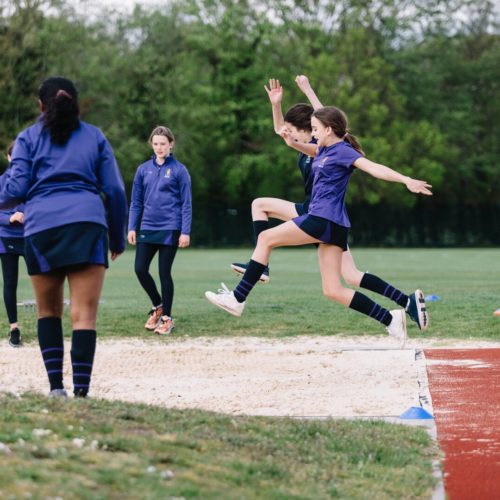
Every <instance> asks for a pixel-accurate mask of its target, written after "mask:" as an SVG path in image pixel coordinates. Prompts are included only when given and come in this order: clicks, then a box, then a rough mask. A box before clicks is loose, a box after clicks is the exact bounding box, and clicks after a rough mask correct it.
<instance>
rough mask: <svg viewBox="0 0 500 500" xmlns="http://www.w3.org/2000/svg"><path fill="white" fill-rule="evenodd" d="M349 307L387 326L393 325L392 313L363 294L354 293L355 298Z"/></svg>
mask: <svg viewBox="0 0 500 500" xmlns="http://www.w3.org/2000/svg"><path fill="white" fill-rule="evenodd" d="M349 307H350V308H351V309H354V310H355V311H358V312H360V313H363V314H366V315H367V316H370V318H373V319H375V320H377V321H379V322H380V323H382V324H384V325H385V326H389V325H390V324H391V321H392V315H391V313H390V312H389V311H388V310H387V309H384V308H383V307H381V306H379V305H378V304H377V303H376V302H373V300H372V299H370V298H369V297H367V296H366V295H363V294H362V293H359V292H354V297H353V298H352V300H351V303H350V304H349Z"/></svg>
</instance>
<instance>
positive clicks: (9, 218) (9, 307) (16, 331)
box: [0, 143, 24, 347]
mask: <svg viewBox="0 0 500 500" xmlns="http://www.w3.org/2000/svg"><path fill="white" fill-rule="evenodd" d="M13 149H14V143H11V144H10V146H9V148H8V149H7V161H8V162H9V166H8V167H7V168H9V167H10V161H11V158H12V150H13ZM21 256H22V257H23V258H24V204H20V205H17V206H15V207H13V208H10V209H7V210H0V260H1V262H2V276H3V301H4V304H5V310H6V311H7V318H8V320H9V345H10V346H11V347H21V346H22V337H21V329H20V327H19V323H18V321H17V320H18V318H17V284H18V282H19V257H21Z"/></svg>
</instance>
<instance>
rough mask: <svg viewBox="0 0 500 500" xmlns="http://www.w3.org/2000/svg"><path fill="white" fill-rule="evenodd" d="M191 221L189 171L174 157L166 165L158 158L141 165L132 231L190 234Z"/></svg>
mask: <svg viewBox="0 0 500 500" xmlns="http://www.w3.org/2000/svg"><path fill="white" fill-rule="evenodd" d="M141 216H142V218H141ZM191 219H192V207H191V177H190V176H189V173H188V171H187V168H186V167H185V166H184V165H183V164H182V163H180V162H179V161H177V160H176V159H175V157H174V156H172V155H170V156H168V157H167V158H165V162H164V163H163V165H158V163H156V157H155V156H153V157H152V158H151V159H150V160H148V161H147V162H145V163H143V164H142V165H139V167H138V168H137V172H136V174H135V177H134V184H133V185H132V203H131V204H130V213H129V220H128V229H129V231H138V230H139V229H142V230H154V231H161V230H180V232H181V234H186V235H189V234H190V233H191ZM139 226H140V227H139Z"/></svg>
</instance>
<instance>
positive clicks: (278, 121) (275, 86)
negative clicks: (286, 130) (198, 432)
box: [264, 78, 285, 135]
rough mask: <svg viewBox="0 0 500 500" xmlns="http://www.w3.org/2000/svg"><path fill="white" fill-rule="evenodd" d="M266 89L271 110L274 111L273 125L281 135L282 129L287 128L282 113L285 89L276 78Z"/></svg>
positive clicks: (272, 79) (271, 80) (270, 81)
mask: <svg viewBox="0 0 500 500" xmlns="http://www.w3.org/2000/svg"><path fill="white" fill-rule="evenodd" d="M264 88H265V89H266V92H267V96H268V97H269V101H270V102H271V108H272V110H273V125H274V131H275V132H276V133H277V134H278V135H279V134H280V131H281V129H282V128H283V127H284V126H285V120H284V119H283V111H281V100H282V99H283V87H282V86H281V85H280V81H279V80H276V79H275V78H270V79H269V88H268V87H267V85H264Z"/></svg>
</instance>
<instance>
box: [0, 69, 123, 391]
mask: <svg viewBox="0 0 500 500" xmlns="http://www.w3.org/2000/svg"><path fill="white" fill-rule="evenodd" d="M38 96H39V106H40V110H41V112H42V114H41V116H40V118H39V119H38V120H37V122H36V123H35V124H34V125H32V126H31V127H29V128H27V129H26V130H23V131H22V132H21V133H20V134H19V136H18V137H17V139H16V142H15V145H14V149H13V151H12V162H11V168H10V169H9V170H8V171H7V173H6V174H4V176H3V177H2V179H1V180H0V208H8V207H11V206H15V205H17V204H18V203H19V202H21V201H25V204H26V205H25V212H24V227H25V230H24V236H25V258H26V264H27V267H28V274H29V275H30V277H31V282H32V285H33V289H34V291H35V298H36V305H37V315H38V324H37V330H38V340H39V342H40V349H41V352H42V357H43V360H44V363H45V368H46V370H47V375H48V378H49V383H50V394H51V395H52V396H63V397H66V396H67V394H66V391H65V389H64V384H63V356H64V343H63V331H62V323H61V317H62V314H63V292H64V282H65V280H66V278H67V279H68V284H69V293H70V314H71V322H72V326H73V333H72V336H71V363H72V368H73V391H74V395H75V396H76V397H85V396H86V395H87V393H88V390H89V385H90V379H91V374H92V367H93V362H94V353H95V347H96V317H97V308H98V303H99V297H100V294H101V289H102V284H103V280H104V273H105V268H106V267H108V256H107V253H108V236H109V250H110V252H111V259H112V260H115V259H116V257H117V256H118V255H119V254H120V253H122V252H123V250H124V249H125V228H126V219H127V200H126V196H125V188H124V185H123V180H122V178H121V175H120V171H119V169H118V165H117V164H116V161H115V157H114V155H113V150H112V149H111V146H110V144H109V142H108V141H107V139H106V137H105V136H104V135H103V133H102V132H101V131H100V130H99V129H98V128H96V127H94V126H93V125H90V124H88V123H85V122H83V121H81V120H80V118H79V106H78V93H77V90H76V88H75V86H74V84H73V82H71V81H70V80H68V79H66V78H62V77H51V78H48V79H47V80H45V81H44V82H43V83H42V85H41V86H40V89H39V93H38Z"/></svg>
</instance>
